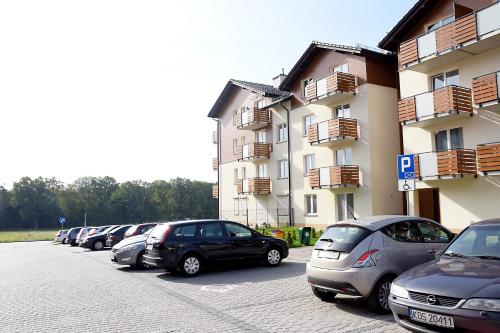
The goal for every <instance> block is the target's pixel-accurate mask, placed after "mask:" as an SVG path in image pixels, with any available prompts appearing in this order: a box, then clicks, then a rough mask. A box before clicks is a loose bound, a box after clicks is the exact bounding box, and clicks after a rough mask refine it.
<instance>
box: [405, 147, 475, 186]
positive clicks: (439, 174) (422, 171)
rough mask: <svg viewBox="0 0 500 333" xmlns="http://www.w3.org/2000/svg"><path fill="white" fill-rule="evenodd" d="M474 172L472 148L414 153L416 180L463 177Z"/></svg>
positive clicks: (473, 152)
mask: <svg viewBox="0 0 500 333" xmlns="http://www.w3.org/2000/svg"><path fill="white" fill-rule="evenodd" d="M476 174H477V165H476V151H475V150H473V149H449V150H445V151H439V152H435V151H434V152H428V153H420V154H417V155H415V178H416V179H417V180H435V179H454V178H464V177H465V176H476Z"/></svg>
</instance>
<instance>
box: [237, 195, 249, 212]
mask: <svg viewBox="0 0 500 333" xmlns="http://www.w3.org/2000/svg"><path fill="white" fill-rule="evenodd" d="M238 201H239V202H240V214H241V216H247V213H248V205H247V199H246V198H240V199H239V200H238Z"/></svg>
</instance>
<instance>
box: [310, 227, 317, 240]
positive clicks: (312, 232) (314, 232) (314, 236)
mask: <svg viewBox="0 0 500 333" xmlns="http://www.w3.org/2000/svg"><path fill="white" fill-rule="evenodd" d="M311 237H312V238H316V229H314V228H312V230H311Z"/></svg>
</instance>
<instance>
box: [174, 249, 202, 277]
mask: <svg viewBox="0 0 500 333" xmlns="http://www.w3.org/2000/svg"><path fill="white" fill-rule="evenodd" d="M179 268H180V271H181V272H182V274H183V275H184V276H188V277H193V276H196V275H198V274H200V272H201V268H202V261H201V258H200V256H198V255H196V254H187V255H185V256H184V258H183V259H182V260H181V262H180V267H179Z"/></svg>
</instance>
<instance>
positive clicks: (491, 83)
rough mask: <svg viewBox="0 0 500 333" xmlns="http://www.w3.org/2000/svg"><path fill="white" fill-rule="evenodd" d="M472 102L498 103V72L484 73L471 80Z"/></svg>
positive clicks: (499, 81) (499, 73) (499, 88)
mask: <svg viewBox="0 0 500 333" xmlns="http://www.w3.org/2000/svg"><path fill="white" fill-rule="evenodd" d="M472 95H473V96H474V104H476V105H479V106H480V107H481V106H483V104H492V103H498V102H499V99H500V72H495V73H490V74H486V75H483V76H480V77H476V78H474V79H473V80H472Z"/></svg>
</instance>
